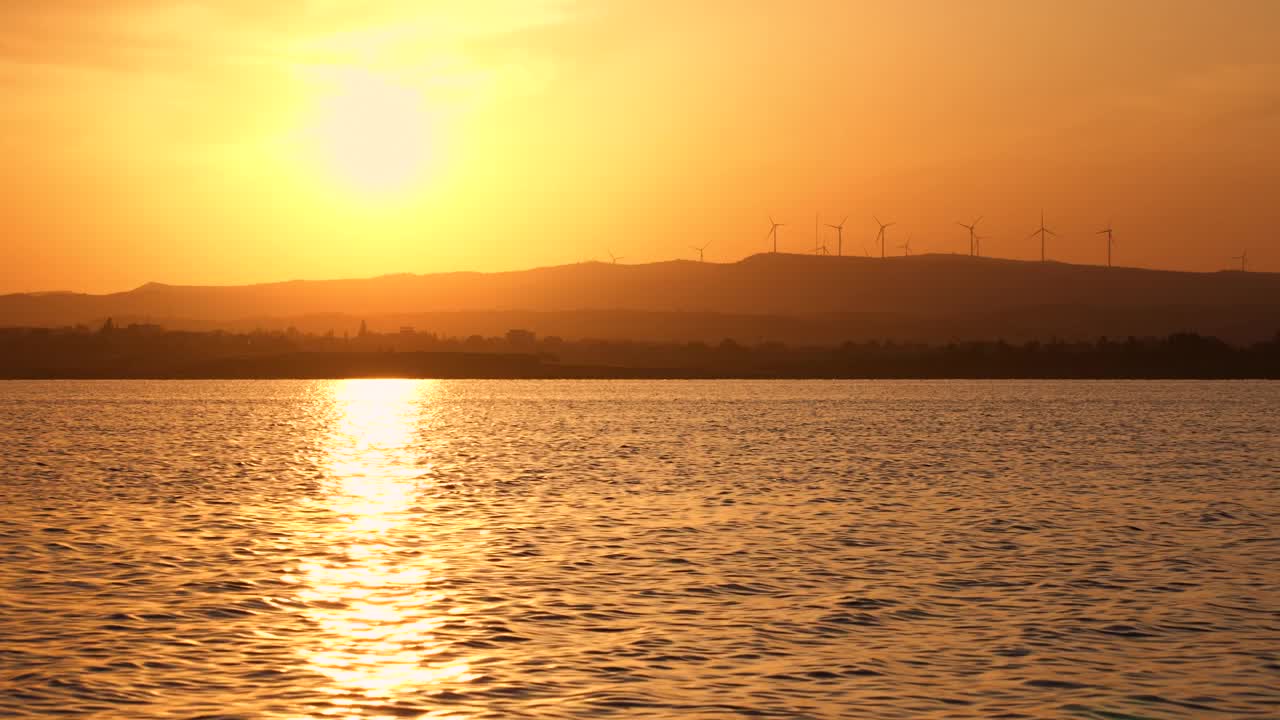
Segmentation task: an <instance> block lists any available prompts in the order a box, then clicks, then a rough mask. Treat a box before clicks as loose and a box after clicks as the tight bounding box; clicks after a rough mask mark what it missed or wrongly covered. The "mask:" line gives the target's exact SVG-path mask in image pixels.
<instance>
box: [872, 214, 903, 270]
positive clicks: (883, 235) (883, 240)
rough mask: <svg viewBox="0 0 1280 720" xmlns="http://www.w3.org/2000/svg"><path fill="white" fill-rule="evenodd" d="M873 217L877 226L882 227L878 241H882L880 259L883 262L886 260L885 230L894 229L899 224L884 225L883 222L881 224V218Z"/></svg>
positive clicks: (877, 237)
mask: <svg viewBox="0 0 1280 720" xmlns="http://www.w3.org/2000/svg"><path fill="white" fill-rule="evenodd" d="M871 217H873V218H875V220H876V224H877V225H879V226H880V232H879V234H877V235H876V239H877V240H879V241H880V259H881V260H883V259H884V243H885V234H886V233H885V230H888V229H889V228H891V227H893V226H894V225H897V224H898V223H896V222H891V223H882V222H880V218H878V217H876V216H875V215H872V216H871Z"/></svg>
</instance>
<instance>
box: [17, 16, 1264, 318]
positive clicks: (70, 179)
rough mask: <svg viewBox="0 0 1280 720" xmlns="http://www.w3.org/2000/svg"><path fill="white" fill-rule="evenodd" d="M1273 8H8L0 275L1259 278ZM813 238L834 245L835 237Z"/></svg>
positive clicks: (108, 286) (198, 280)
mask: <svg viewBox="0 0 1280 720" xmlns="http://www.w3.org/2000/svg"><path fill="white" fill-rule="evenodd" d="M1278 32H1280V3H1277V2H1274V0H1213V1H1211V0H1203V1H1191V0H1126V1H1125V2H1115V1H1114V0H1105V1H1104V0H1072V1H1069V2H1068V1H1061V2H1060V1H1058V0H1037V1H1035V2H1027V1H1025V0H969V1H967V2H963V3H961V2H952V1H951V0H883V1H880V0H867V1H858V0H795V1H794V2H789V3H781V2H767V1H765V0H739V1H736V2H728V1H722V0H701V1H699V2H676V1H674V0H648V1H639V0H637V1H634V2H633V1H631V0H615V1H610V0H471V1H470V2H467V3H456V2H434V1H429V0H363V1H361V2H340V1H338V0H277V1H274V2H262V1H261V0H254V1H252V2H249V1H247V0H225V1H223V2H213V1H212V0H203V1H201V0H191V1H189V2H162V1H161V0H111V1H107V0H59V2H39V1H37V0H13V1H11V2H5V3H0V89H2V92H3V97H4V98H5V102H3V103H0V152H3V156H4V158H5V162H4V163H2V164H0V243H2V245H0V248H2V249H3V251H4V256H5V257H4V262H2V263H0V293H5V292H26V291H46V290H74V291H84V292H114V291H121V290H127V289H129V288H132V287H136V286H138V285H141V284H143V283H146V282H152V281H154V282H165V283H171V284H195V285H223V284H242V283H252V282H272V281H281V280H290V279H300V278H307V279H326V278H336V277H364V276H373V275H381V274H387V273H399V272H413V273H426V272H444V271H459V270H478V271H501V270H516V269H523V268H528V267H536V266H545V265H556V264H563V263H572V262H580V261H584V260H591V259H596V260H602V261H608V260H609V259H610V257H611V255H616V256H619V257H621V258H622V259H621V260H620V262H624V263H632V262H652V261H659V260H669V259H674V258H685V259H696V257H697V251H696V250H692V249H691V247H690V246H694V245H704V244H706V243H710V244H709V245H708V246H707V249H706V258H707V260H708V261H715V262H726V261H733V260H737V259H740V258H742V257H745V256H747V255H750V254H753V253H757V252H762V251H766V250H768V249H769V248H770V242H769V240H768V239H767V238H766V235H767V233H768V231H769V224H770V216H772V217H773V218H774V219H775V220H777V221H778V222H780V223H785V226H784V227H782V228H781V230H780V249H781V250H784V251H789V252H813V251H814V247H815V229H814V221H815V215H818V216H819V217H820V219H821V222H822V223H823V224H824V225H825V224H826V223H832V224H838V223H840V221H841V219H842V218H844V217H846V216H847V217H848V220H847V221H846V222H845V226H844V227H845V229H844V232H843V243H844V248H843V251H844V253H845V254H856V255H861V254H863V253H878V251H879V250H878V247H877V246H876V244H875V237H876V230H877V225H876V220H875V219H874V218H876V217H879V218H880V219H881V220H883V221H885V222H895V223H896V225H894V226H893V227H891V228H890V229H889V231H888V241H887V243H886V246H887V251H888V252H889V253H890V254H900V253H902V252H904V251H903V249H901V248H899V245H902V244H904V243H905V242H906V241H907V240H908V239H910V242H911V247H912V250H913V251H914V252H916V253H923V252H961V253H967V252H968V235H967V231H966V230H964V229H963V228H960V227H959V226H958V225H957V224H956V223H957V222H959V221H964V222H966V223H967V222H970V221H972V220H973V219H974V218H976V217H978V216H983V220H982V222H981V223H980V224H979V232H980V233H981V234H983V235H985V236H986V239H985V240H983V242H982V251H983V254H987V255H994V256H999V257H1009V258H1023V259H1035V258H1038V257H1039V253H1040V246H1039V242H1038V240H1035V239H1031V238H1029V237H1028V236H1029V235H1030V233H1031V232H1032V231H1033V230H1034V229H1035V228H1036V227H1037V226H1038V225H1039V222H1040V212H1041V210H1042V209H1043V210H1044V212H1045V216H1046V225H1048V226H1049V227H1050V228H1052V229H1053V230H1055V231H1056V232H1057V233H1058V235H1057V236H1056V237H1052V238H1050V239H1049V246H1048V256H1049V257H1050V259H1055V260H1062V261H1067V262H1079V263H1104V262H1105V259H1106V245H1105V239H1104V238H1103V237H1102V236H1099V235H1097V231H1098V230H1100V229H1102V228H1103V227H1106V226H1107V225H1108V224H1109V223H1110V224H1112V226H1113V227H1114V229H1115V240H1116V244H1115V247H1114V252H1115V261H1116V262H1117V264H1124V265H1134V266H1142V267H1158V268H1172V269H1182V270H1200V271H1215V270H1221V269H1224V268H1227V267H1233V266H1234V267H1238V266H1239V261H1238V260H1233V259H1232V258H1233V256H1238V255H1240V254H1241V252H1242V251H1245V250H1247V252H1248V256H1249V259H1250V269H1256V270H1268V271H1280V190H1278V189H1280V43H1277V42H1276V41H1275V38H1276V36H1277V33H1278ZM817 241H820V242H823V243H826V244H827V245H828V246H829V248H830V250H831V251H832V252H834V251H835V250H836V247H835V245H836V236H835V231H834V230H831V229H829V228H825V227H824V228H822V229H821V233H820V235H819V236H818V238H817Z"/></svg>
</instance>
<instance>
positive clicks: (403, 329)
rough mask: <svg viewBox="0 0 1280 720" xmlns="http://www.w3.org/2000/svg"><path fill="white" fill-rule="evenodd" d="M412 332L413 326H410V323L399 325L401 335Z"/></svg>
mask: <svg viewBox="0 0 1280 720" xmlns="http://www.w3.org/2000/svg"><path fill="white" fill-rule="evenodd" d="M413 332H414V330H413V326H412V325H401V326H400V334H401V335H412V334H413Z"/></svg>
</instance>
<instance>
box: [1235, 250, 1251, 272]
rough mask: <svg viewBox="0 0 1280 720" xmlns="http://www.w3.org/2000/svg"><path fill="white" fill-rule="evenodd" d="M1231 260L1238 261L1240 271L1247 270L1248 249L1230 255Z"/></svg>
mask: <svg viewBox="0 0 1280 720" xmlns="http://www.w3.org/2000/svg"><path fill="white" fill-rule="evenodd" d="M1231 259H1232V260H1239V261H1240V272H1249V251H1248V250H1245V251H1243V252H1241V253H1240V254H1239V255H1232V256H1231Z"/></svg>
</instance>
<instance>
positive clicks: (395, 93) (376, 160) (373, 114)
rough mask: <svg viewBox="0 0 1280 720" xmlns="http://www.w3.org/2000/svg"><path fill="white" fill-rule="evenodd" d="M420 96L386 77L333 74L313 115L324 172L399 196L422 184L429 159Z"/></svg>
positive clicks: (429, 138) (431, 128) (429, 127)
mask: <svg viewBox="0 0 1280 720" xmlns="http://www.w3.org/2000/svg"><path fill="white" fill-rule="evenodd" d="M435 129H436V128H435V125H434V123H433V118H432V113H431V112H429V109H428V107H427V102H426V97H425V95H424V93H423V92H422V91H421V90H419V89H418V88H415V87H413V86H411V85H409V84H406V83H402V82H398V81H396V80H395V79H394V78H392V77H391V76H389V75H383V74H377V73H372V72H368V71H355V70H347V71H343V72H340V73H337V77H336V82H335V83H334V87H333V88H332V90H331V91H330V93H329V94H328V95H327V96H326V97H325V98H324V99H323V100H322V101H321V103H320V104H319V107H318V108H317V112H316V124H315V127H314V132H313V135H314V140H315V144H316V146H317V148H316V149H317V151H318V152H319V154H320V156H321V157H322V158H323V160H324V163H325V164H326V165H327V166H328V168H329V170H330V171H331V172H333V173H334V174H335V175H336V176H337V178H338V179H339V180H340V181H342V182H343V183H345V184H347V185H349V186H351V187H352V188H353V189H355V190H360V191H364V192H370V193H395V192H403V191H406V190H408V189H410V188H413V187H415V186H417V185H418V184H420V183H421V182H423V180H424V179H425V178H426V177H427V175H428V174H429V173H430V171H431V169H432V162H433V161H434V159H435V152H434V150H435V148H434V142H433V141H434V140H435V137H434V132H435Z"/></svg>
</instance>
